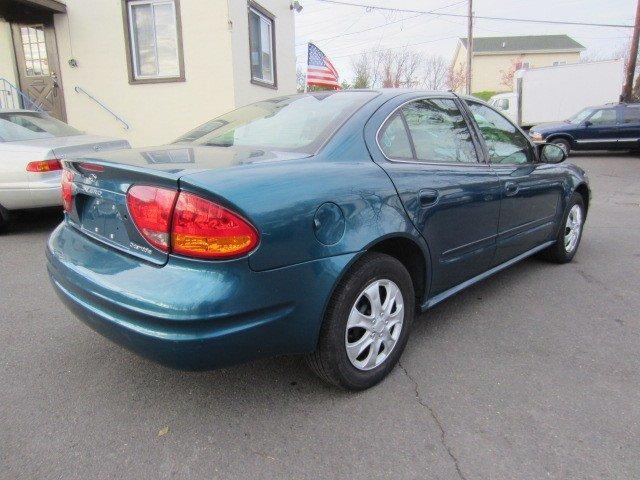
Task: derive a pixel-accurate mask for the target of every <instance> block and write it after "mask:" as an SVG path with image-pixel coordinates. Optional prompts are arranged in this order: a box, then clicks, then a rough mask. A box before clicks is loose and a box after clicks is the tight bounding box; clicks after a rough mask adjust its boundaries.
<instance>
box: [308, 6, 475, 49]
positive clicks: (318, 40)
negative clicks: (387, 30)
mask: <svg viewBox="0 0 640 480" xmlns="http://www.w3.org/2000/svg"><path fill="white" fill-rule="evenodd" d="M318 1H322V0H318ZM466 1H467V0H460V1H458V2H454V3H450V4H448V5H443V6H442V7H439V8H435V9H433V10H430V11H428V12H422V13H418V14H417V15H412V16H410V17H405V18H400V19H398V20H393V21H391V22H387V23H383V24H382V25H376V26H374V27H369V28H365V29H363V30H358V31H356V32H348V33H341V34H338V35H334V36H332V37H326V38H319V39H314V41H316V42H323V41H326V40H333V39H334V38H338V37H344V36H347V35H356V34H358V33H364V32H368V31H371V30H375V29H377V28H383V27H386V26H388V25H393V24H394V23H400V22H405V21H407V20H411V19H413V18H418V17H421V16H423V15H427V14H432V13H433V14H435V12H437V11H438V10H444V9H445V8H450V7H454V6H456V5H460V4H461V3H465V2H466ZM436 15H437V16H436V17H435V18H437V17H439V16H441V15H443V14H441V13H438V14H436ZM306 43H307V42H302V43H296V47H298V46H300V45H306Z"/></svg>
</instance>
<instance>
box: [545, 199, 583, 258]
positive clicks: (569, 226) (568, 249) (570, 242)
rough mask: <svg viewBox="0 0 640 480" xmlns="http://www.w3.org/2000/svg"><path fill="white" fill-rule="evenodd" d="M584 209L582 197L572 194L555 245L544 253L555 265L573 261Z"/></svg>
mask: <svg viewBox="0 0 640 480" xmlns="http://www.w3.org/2000/svg"><path fill="white" fill-rule="evenodd" d="M584 217H585V209H584V200H583V198H582V195H580V194H579V193H574V194H573V195H572V196H571V201H570V202H569V207H568V209H567V211H566V212H565V215H564V217H563V222H562V228H560V231H559V232H558V237H557V238H556V243H554V244H553V245H552V246H551V247H549V249H548V250H547V251H546V255H547V258H548V259H549V260H551V261H554V262H557V263H568V262H570V261H571V260H573V257H574V255H575V254H576V251H577V250H578V246H579V245H580V239H581V238H582V227H583V225H584Z"/></svg>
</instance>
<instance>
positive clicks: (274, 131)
mask: <svg viewBox="0 0 640 480" xmlns="http://www.w3.org/2000/svg"><path fill="white" fill-rule="evenodd" d="M377 95H378V93H376V92H317V93H310V94H304V95H294V96H290V97H280V98H274V99H270V100H265V101H262V102H257V103H252V104H250V105H247V106H245V107H241V108H239V109H237V110H234V111H232V112H230V113H227V114H225V115H222V116H221V117H218V118H215V119H213V120H210V121H208V122H206V123H204V124H202V125H200V126H199V127H197V128H195V129H194V130H191V131H190V132H188V133H186V134H184V135H183V136H181V137H180V138H178V139H177V140H176V143H179V142H188V143H194V144H196V145H209V146H218V147H231V146H247V147H254V148H265V149H272V150H281V151H292V152H302V153H314V152H315V151H316V150H317V149H318V148H319V147H320V146H321V145H322V143H324V141H325V140H327V139H328V138H329V137H330V136H331V135H332V134H333V132H334V131H335V130H336V129H337V128H338V127H339V126H340V125H341V124H342V123H343V122H344V121H345V120H346V119H347V118H349V117H350V116H351V115H352V114H353V113H354V112H355V111H356V110H358V109H359V108H360V107H362V106H363V105H364V104H365V103H367V102H368V101H369V100H371V99H372V98H374V97H375V96H377Z"/></svg>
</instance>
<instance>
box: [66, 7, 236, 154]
mask: <svg viewBox="0 0 640 480" xmlns="http://www.w3.org/2000/svg"><path fill="white" fill-rule="evenodd" d="M66 5H67V12H68V14H66V15H55V27H56V35H57V41H58V49H59V52H60V62H61V70H62V72H61V73H62V84H63V88H64V97H65V102H66V109H67V117H68V122H69V123H70V124H72V125H74V126H76V127H78V128H80V129H83V130H86V131H88V132H91V133H96V134H104V135H113V136H119V137H125V138H127V139H128V140H129V141H130V142H131V143H132V144H133V145H135V146H142V145H151V144H160V143H165V142H168V141H171V140H173V139H175V138H176V137H177V136H178V135H180V134H182V133H184V132H185V131H187V130H189V129H191V128H192V127H195V126H196V125H198V124H200V123H202V122H204V121H206V120H208V119H211V118H213V117H215V116H217V115H218V114H221V113H224V112H225V111H227V110H229V109H232V108H233V107H234V101H233V98H234V85H233V69H232V53H231V33H230V31H229V26H228V21H227V1H226V0H186V1H182V2H180V11H181V19H182V39H183V40H182V43H183V48H184V63H185V77H186V81H185V82H174V83H159V84H137V85H130V84H129V80H128V74H127V63H126V53H125V32H124V24H123V19H122V3H121V2H120V1H116V0H92V1H91V2H88V1H86V0H67V1H66ZM71 58H75V59H76V60H77V62H78V67H77V68H71V67H70V66H69V64H68V60H69V59H71ZM76 85H78V86H80V87H82V88H84V89H86V90H87V91H88V92H90V93H91V94H93V95H94V96H96V97H97V98H99V99H100V100H101V101H102V102H104V103H105V104H106V105H107V106H109V108H111V109H112V110H113V111H114V112H116V113H117V114H118V115H120V116H121V117H123V118H124V119H125V120H126V121H127V122H128V123H129V124H130V125H131V129H130V130H128V131H127V130H124V129H123V128H122V125H121V124H120V123H119V122H117V121H116V120H115V119H114V118H113V117H111V116H110V115H109V114H108V113H107V112H105V111H104V110H102V109H101V108H100V107H99V106H98V105H97V104H96V103H95V102H93V101H92V100H90V99H89V98H87V97H86V96H84V95H82V94H80V93H77V92H75V91H74V88H75V86H76Z"/></svg>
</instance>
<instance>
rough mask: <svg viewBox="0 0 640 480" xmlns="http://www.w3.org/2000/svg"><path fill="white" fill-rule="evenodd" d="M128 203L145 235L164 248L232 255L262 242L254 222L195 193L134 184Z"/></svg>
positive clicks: (190, 254)
mask: <svg viewBox="0 0 640 480" xmlns="http://www.w3.org/2000/svg"><path fill="white" fill-rule="evenodd" d="M176 197H177V199H176ZM127 205H128V206H129V213H130V214H131V218H132V219H133V222H134V223H135V224H136V227H138V230H139V231H140V233H141V234H142V236H143V237H144V238H145V239H146V240H147V241H148V242H149V243H150V244H151V245H153V246H154V247H156V248H158V249H160V250H162V251H163V252H169V251H171V252H173V253H178V254H180V255H185V256H188V257H196V258H205V259H215V258H229V257H235V256H238V255H243V254H245V253H248V252H250V251H251V250H253V249H254V248H255V246H256V245H257V244H258V240H259V236H258V232H257V231H256V229H255V228H254V227H253V226H252V225H251V224H250V223H248V222H247V221H246V220H244V219H243V218H241V217H240V216H239V215H237V214H235V213H233V212H232V211H231V210H229V209H227V208H225V207H223V206H221V205H218V204H217V203H213V202H211V201H209V200H205V199H204V198H201V197H198V196H196V195H193V194H191V193H187V192H180V193H178V192H176V191H174V190H168V189H166V188H160V187H152V186H147V185H134V186H133V187H131V188H130V189H129V192H128V193H127Z"/></svg>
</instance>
